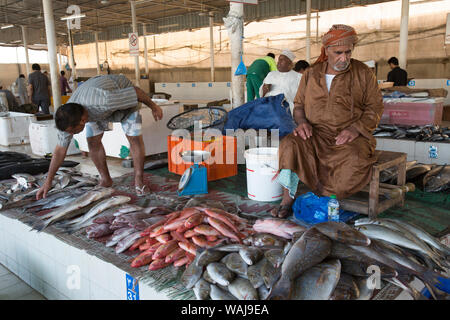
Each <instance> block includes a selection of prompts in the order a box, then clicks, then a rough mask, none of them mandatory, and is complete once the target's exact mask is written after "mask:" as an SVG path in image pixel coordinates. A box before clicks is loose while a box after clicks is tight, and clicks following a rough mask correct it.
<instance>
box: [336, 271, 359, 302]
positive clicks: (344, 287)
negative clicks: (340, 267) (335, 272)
mask: <svg viewBox="0 0 450 320" xmlns="http://www.w3.org/2000/svg"><path fill="white" fill-rule="evenodd" d="M358 298H359V289H358V285H357V284H356V282H355V280H354V279H353V277H352V276H351V275H348V274H346V273H343V272H341V276H340V278H339V282H338V284H337V285H336V288H335V289H334V291H333V293H332V294H331V296H330V300H355V299H358Z"/></svg>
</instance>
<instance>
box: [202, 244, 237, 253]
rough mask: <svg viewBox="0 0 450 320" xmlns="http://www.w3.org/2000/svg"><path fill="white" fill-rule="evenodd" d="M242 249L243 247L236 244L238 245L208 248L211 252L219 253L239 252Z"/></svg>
mask: <svg viewBox="0 0 450 320" xmlns="http://www.w3.org/2000/svg"><path fill="white" fill-rule="evenodd" d="M242 248H244V245H242V244H238V243H231V244H225V245H222V244H219V245H218V246H215V247H212V248H210V249H211V250H216V251H221V252H239V250H241V249H242Z"/></svg>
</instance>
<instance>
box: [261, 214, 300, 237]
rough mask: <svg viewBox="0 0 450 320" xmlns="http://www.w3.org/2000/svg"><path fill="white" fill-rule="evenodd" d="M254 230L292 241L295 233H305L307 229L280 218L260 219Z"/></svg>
mask: <svg viewBox="0 0 450 320" xmlns="http://www.w3.org/2000/svg"><path fill="white" fill-rule="evenodd" d="M253 229H254V230H255V231H256V232H259V233H270V234H273V235H276V236H279V237H282V238H284V239H292V235H293V234H294V233H295V232H301V231H305V230H306V228H305V227H303V226H300V225H298V224H296V223H295V222H293V221H289V220H286V219H278V218H267V219H258V220H256V221H255V223H254V225H253Z"/></svg>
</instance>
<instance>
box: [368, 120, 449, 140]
mask: <svg viewBox="0 0 450 320" xmlns="http://www.w3.org/2000/svg"><path fill="white" fill-rule="evenodd" d="M373 136H374V137H390V138H394V139H411V140H416V141H433V142H435V141H436V142H450V127H440V126H437V125H426V126H400V125H394V124H380V125H378V128H376V129H375V131H374V132H373Z"/></svg>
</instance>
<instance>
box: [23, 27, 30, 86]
mask: <svg viewBox="0 0 450 320" xmlns="http://www.w3.org/2000/svg"><path fill="white" fill-rule="evenodd" d="M26 28H27V27H25V26H22V40H23V47H24V48H25V61H26V65H27V74H26V77H27V79H28V75H29V74H30V73H31V69H30V57H29V56H28V37H27V29H26Z"/></svg>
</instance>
